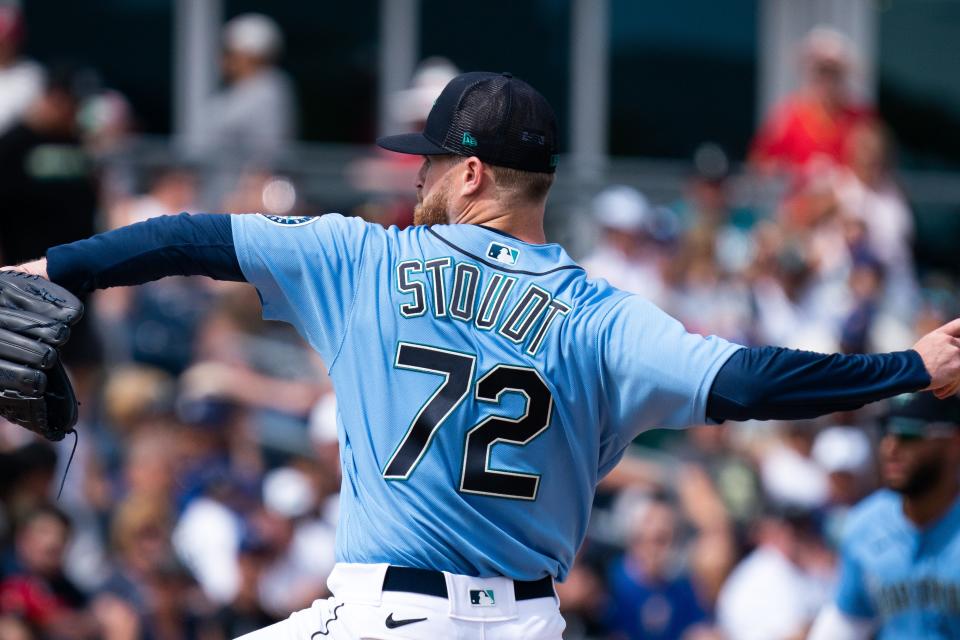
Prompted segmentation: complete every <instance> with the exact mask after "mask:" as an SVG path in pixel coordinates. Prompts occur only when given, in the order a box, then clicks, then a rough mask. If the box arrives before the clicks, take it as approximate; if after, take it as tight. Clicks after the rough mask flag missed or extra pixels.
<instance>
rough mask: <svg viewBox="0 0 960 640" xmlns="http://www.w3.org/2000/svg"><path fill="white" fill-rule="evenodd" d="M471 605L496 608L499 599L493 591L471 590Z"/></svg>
mask: <svg viewBox="0 0 960 640" xmlns="http://www.w3.org/2000/svg"><path fill="white" fill-rule="evenodd" d="M470 604H472V605H473V606H475V607H493V606H496V604H497V599H496V597H495V596H494V594H493V589H470Z"/></svg>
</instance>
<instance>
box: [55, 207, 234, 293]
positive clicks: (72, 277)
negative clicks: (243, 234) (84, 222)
mask: <svg viewBox="0 0 960 640" xmlns="http://www.w3.org/2000/svg"><path fill="white" fill-rule="evenodd" d="M47 275H48V276H49V278H50V280H52V281H53V282H56V283H57V284H59V285H61V286H63V287H66V288H67V289H69V290H70V291H73V292H74V293H85V292H87V291H92V290H93V289H106V288H107V287H117V286H124V285H134V284H143V283H144V282H150V281H152V280H158V279H160V278H163V277H165V276H198V275H202V276H210V277H211V278H215V279H217V280H233V281H236V282H242V281H244V280H245V278H244V277H243V272H242V271H241V270H240V264H239V262H238V261H237V253H236V251H235V250H234V246H233V230H232V228H231V224H230V216H229V215H226V214H198V215H189V214H186V213H181V214H180V215H178V216H161V217H157V218H151V219H150V220H147V221H146V222H139V223H137V224H132V225H130V226H128V227H121V228H120V229H115V230H113V231H108V232H106V233H101V234H98V235H95V236H93V237H92V238H87V239H86V240H79V241H77V242H71V243H70V244H62V245H59V246H56V247H53V248H51V249H49V250H48V251H47Z"/></svg>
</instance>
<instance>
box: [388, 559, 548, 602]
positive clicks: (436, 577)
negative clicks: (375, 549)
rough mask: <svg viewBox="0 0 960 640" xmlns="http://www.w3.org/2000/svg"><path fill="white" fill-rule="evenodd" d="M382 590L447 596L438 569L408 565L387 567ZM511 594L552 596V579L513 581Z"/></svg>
mask: <svg viewBox="0 0 960 640" xmlns="http://www.w3.org/2000/svg"><path fill="white" fill-rule="evenodd" d="M383 590H384V591H406V592H407V593H420V594H423V595H425V596H436V597H438V598H446V597H447V581H446V579H445V578H444V577H443V573H441V572H440V571H432V570H430V569H411V568H410V567H393V566H391V567H387V574H386V575H385V576H384V578H383ZM513 596H514V598H516V599H517V600H533V599H534V598H552V597H553V579H552V578H550V577H546V578H540V579H539V580H532V581H529V582H523V581H520V580H514V581H513Z"/></svg>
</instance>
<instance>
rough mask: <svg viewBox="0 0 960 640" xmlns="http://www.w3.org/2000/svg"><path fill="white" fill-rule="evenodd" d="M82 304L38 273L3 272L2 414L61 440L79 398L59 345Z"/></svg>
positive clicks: (0, 334)
mask: <svg viewBox="0 0 960 640" xmlns="http://www.w3.org/2000/svg"><path fill="white" fill-rule="evenodd" d="M82 315H83V304H82V303H81V302H80V301H79V300H78V299H77V298H76V296H74V295H73V294H72V293H70V292H69V291H67V290H66V289H64V288H63V287H61V286H59V285H57V284H54V283H52V282H50V281H49V280H46V279H44V278H41V277H40V276H34V275H30V274H27V273H22V272H19V271H0V416H2V417H3V418H6V419H7V420H9V421H10V422H14V423H16V424H19V425H21V426H23V427H26V428H27V429H30V430H31V431H35V432H36V433H39V434H40V435H42V436H43V437H44V438H46V439H47V440H52V441H59V440H63V438H64V436H66V434H67V433H69V432H70V431H71V430H72V428H73V425H75V424H76V423H77V397H76V395H75V394H74V392H73V387H72V386H71V384H70V380H69V378H67V373H66V371H64V369H63V364H61V362H60V354H59V352H58V351H57V347H59V346H60V345H62V344H63V343H65V342H66V341H67V338H69V337H70V327H71V325H74V324H76V322H77V321H78V320H80V317H81V316H82Z"/></svg>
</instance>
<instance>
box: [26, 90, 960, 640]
mask: <svg viewBox="0 0 960 640" xmlns="http://www.w3.org/2000/svg"><path fill="white" fill-rule="evenodd" d="M556 138H557V127H556V122H555V119H554V115H553V111H552V109H551V108H550V106H549V104H548V103H547V102H546V100H545V99H544V98H543V96H541V95H540V94H539V93H538V92H537V91H536V90H534V89H533V88H532V87H531V86H530V85H528V84H527V83H525V82H522V81H521V80H519V79H516V78H513V77H512V76H510V75H509V74H496V73H480V72H473V73H465V74H463V75H460V76H458V77H457V78H455V79H454V80H452V81H451V82H450V83H449V84H448V85H447V87H446V88H445V89H444V91H443V93H442V94H441V96H440V97H439V99H438V100H437V102H436V104H435V105H434V107H433V110H432V111H431V112H430V116H429V119H428V121H427V123H426V128H425V130H424V132H423V133H418V134H407V135H400V136H392V137H388V138H383V139H380V140H379V141H378V142H379V144H380V145H381V146H382V147H384V148H386V149H391V150H393V151H398V152H400V153H408V154H416V155H420V156H423V165H422V167H421V169H420V172H419V176H418V179H417V185H416V188H417V196H418V201H419V205H418V207H417V210H416V219H415V223H416V224H415V226H412V227H410V228H408V229H404V230H399V229H397V228H390V229H384V228H382V227H380V226H377V225H374V224H368V223H365V222H363V221H361V220H359V219H357V218H345V217H342V216H340V215H336V214H329V215H324V216H320V217H274V216H263V215H233V216H228V215H194V216H188V215H186V214H184V215H181V216H175V217H174V216H171V217H164V218H159V219H153V220H150V221H147V222H144V223H141V224H137V225H133V226H130V227H125V228H122V229H118V230H115V231H112V232H109V233H106V234H102V235H98V236H94V237H93V238H90V239H87V240H83V241H80V242H76V243H72V244H68V245H62V246H59V247H54V248H52V249H50V250H49V251H48V253H47V257H46V259H44V260H38V261H36V262H33V263H28V264H26V265H21V266H20V267H19V268H20V269H21V270H24V271H27V272H29V273H34V274H38V275H43V276H48V277H49V278H50V279H51V280H52V281H53V282H54V283H57V284H59V285H61V286H63V287H65V288H67V289H68V290H70V291H74V292H83V291H87V290H90V289H95V288H103V287H110V286H116V285H129V284H137V283H142V282H146V281H149V280H154V279H157V278H161V277H164V276H168V275H174V274H178V275H194V274H203V275H208V276H211V277H214V278H220V279H225V280H237V281H241V280H242V281H247V282H250V283H252V284H253V285H254V286H255V287H256V288H257V290H258V292H259V294H260V297H261V300H262V303H263V313H264V316H265V317H266V318H269V319H275V320H282V321H285V322H289V323H291V324H293V325H294V326H295V327H296V328H297V329H298V330H299V332H300V333H301V335H303V336H304V338H305V339H306V340H307V341H308V342H309V343H310V345H311V346H312V347H313V348H314V349H316V350H317V351H318V352H319V354H320V355H321V356H322V358H323V360H324V362H325V363H326V364H327V366H328V367H329V371H330V375H331V377H332V379H333V382H334V385H335V388H336V393H337V400H338V403H337V404H338V407H339V417H338V432H339V434H338V435H339V440H340V460H341V465H342V470H343V485H342V490H341V507H340V508H341V514H340V523H339V530H338V534H337V550H336V554H337V560H338V564H337V565H336V568H335V569H334V571H333V573H332V575H331V576H330V579H329V583H328V584H329V587H330V591H331V593H332V594H333V596H332V597H331V598H329V599H326V600H319V601H317V602H315V603H314V604H313V606H312V607H310V608H309V609H306V610H303V611H300V612H297V613H294V614H293V615H292V616H291V617H290V618H289V619H287V620H285V621H283V622H280V623H278V624H276V625H274V626H271V627H268V628H266V629H263V630H261V631H258V632H255V633H253V634H250V635H249V636H246V638H247V640H275V639H276V640H279V639H289V640H294V639H296V640H310V639H314V638H383V639H388V638H430V639H436V638H464V639H468V638H477V639H480V638H485V639H487V640H497V639H516V638H523V639H526V640H540V639H558V638H560V637H561V634H562V632H563V628H564V622H563V618H562V617H561V615H560V612H559V609H558V603H557V598H556V595H555V592H554V587H553V584H554V581H562V580H563V579H564V578H565V576H566V575H567V572H568V571H569V569H570V565H571V563H572V562H573V559H574V554H575V552H576V551H577V548H578V546H579V545H580V543H581V541H582V540H583V537H584V534H585V531H586V528H587V521H588V517H589V513H590V505H591V500H592V498H593V494H594V488H595V487H596V485H597V482H598V480H599V479H600V478H602V477H603V476H604V474H606V473H607V472H608V471H609V470H610V469H611V468H612V467H613V466H614V465H615V464H616V463H617V461H618V460H619V459H620V457H621V456H622V454H623V451H624V449H625V448H626V446H627V445H628V443H630V441H631V440H632V439H633V438H634V437H636V436H637V434H638V433H640V432H641V431H644V430H646V429H651V428H655V427H669V428H682V427H685V426H687V425H691V424H698V423H704V422H707V421H715V422H719V421H722V420H727V419H732V420H741V419H747V418H758V419H770V418H784V419H795V418H807V417H813V416H816V415H820V414H823V413H828V412H832V411H838V410H842V409H851V408H854V407H858V406H861V405H863V404H864V403H867V402H871V401H874V400H878V399H880V398H885V397H888V396H892V395H896V394H899V393H904V392H908V391H916V390H920V389H925V388H926V389H933V390H935V391H936V393H937V394H938V395H940V396H946V395H949V394H952V393H954V392H955V391H956V390H957V389H958V388H960V347H958V344H960V341H958V340H957V337H956V336H957V335H960V321H954V322H953V323H951V324H948V325H946V326H945V327H943V328H941V329H939V330H937V331H935V332H933V333H931V334H929V335H927V336H925V337H924V338H923V339H921V340H920V341H919V342H918V343H917V344H916V345H915V347H914V349H912V350H909V351H904V352H899V353H888V354H880V355H869V356H868V355H852V356H842V355H823V354H817V353H809V352H798V351H790V350H786V349H778V348H755V349H746V348H743V347H741V346H739V345H736V344H732V343H730V342H727V341H725V340H721V339H719V338H715V337H711V338H704V337H701V336H699V335H693V334H689V333H687V332H686V331H684V329H683V327H682V326H681V325H680V324H679V323H678V322H677V321H675V320H674V319H672V318H670V317H669V316H667V315H666V314H664V313H663V312H662V311H660V310H659V309H657V308H656V307H655V306H654V305H652V304H650V303H648V302H646V301H645V300H643V299H640V298H639V297H637V296H633V295H629V294H627V293H624V292H622V291H619V290H617V289H614V288H612V287H610V286H609V285H608V284H607V283H606V282H604V281H602V280H601V281H591V280H588V279H587V278H586V276H585V275H584V272H583V269H581V268H580V267H579V266H578V265H577V264H576V262H574V261H573V260H571V259H570V257H569V256H568V255H567V254H566V252H565V251H564V250H563V249H562V248H561V247H560V246H558V245H556V244H548V243H546V241H545V236H544V231H543V216H544V208H545V201H546V197H547V193H548V191H549V189H550V186H551V184H552V182H553V177H554V172H555V170H556V166H557V139H556Z"/></svg>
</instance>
